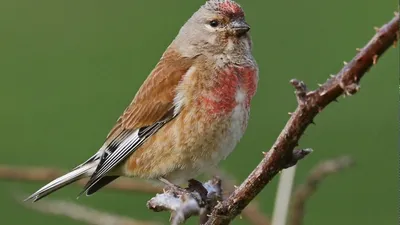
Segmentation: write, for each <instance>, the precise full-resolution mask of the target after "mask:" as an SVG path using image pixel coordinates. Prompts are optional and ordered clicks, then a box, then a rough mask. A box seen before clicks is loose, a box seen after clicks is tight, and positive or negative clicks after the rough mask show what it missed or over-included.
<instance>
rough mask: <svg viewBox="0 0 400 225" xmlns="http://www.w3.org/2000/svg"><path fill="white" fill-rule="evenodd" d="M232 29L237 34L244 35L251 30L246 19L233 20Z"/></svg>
mask: <svg viewBox="0 0 400 225" xmlns="http://www.w3.org/2000/svg"><path fill="white" fill-rule="evenodd" d="M231 28H232V30H233V31H234V32H235V33H236V35H239V36H240V35H243V34H245V33H247V32H248V31H249V30H250V26H249V24H247V23H246V22H245V21H244V20H241V21H233V22H232V24H231Z"/></svg>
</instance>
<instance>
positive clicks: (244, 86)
mask: <svg viewBox="0 0 400 225" xmlns="http://www.w3.org/2000/svg"><path fill="white" fill-rule="evenodd" d="M239 89H241V90H242V91H245V93H246V100H245V106H246V107H247V108H248V107H249V106H250V101H251V99H252V97H253V96H254V94H255V92H256V89H257V72H256V70H255V69H254V68H252V67H237V66H230V67H226V68H225V69H223V70H222V71H220V72H219V73H218V75H217V78H216V79H215V82H214V83H213V87H212V89H211V90H210V91H209V92H208V93H207V94H205V95H202V97H201V99H200V102H201V104H202V105H203V106H204V107H205V108H206V109H207V112H208V113H211V114H228V113H230V112H232V110H233V109H234V108H235V106H236V105H237V102H236V94H237V92H238V90H239Z"/></svg>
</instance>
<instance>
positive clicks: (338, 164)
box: [289, 156, 354, 225]
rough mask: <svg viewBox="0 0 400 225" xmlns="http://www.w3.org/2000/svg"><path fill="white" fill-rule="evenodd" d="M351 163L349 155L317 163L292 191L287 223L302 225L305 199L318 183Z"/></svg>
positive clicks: (313, 191) (312, 192)
mask: <svg viewBox="0 0 400 225" xmlns="http://www.w3.org/2000/svg"><path fill="white" fill-rule="evenodd" d="M353 164H354V162H353V160H352V159H351V158H350V157H347V156H343V157H340V158H337V159H331V160H327V161H324V162H322V163H320V164H319V165H317V166H316V167H315V168H314V169H313V170H312V171H311V172H310V175H309V176H308V177H307V181H306V183H305V184H303V185H301V186H299V187H298V188H297V189H296V191H295V193H294V196H293V202H292V205H291V214H290V223H289V224H290V225H302V224H303V217H304V212H305V204H306V201H307V199H308V198H310V197H311V195H312V194H314V193H315V191H316V190H317V186H318V184H319V183H320V182H321V181H322V180H323V179H325V178H326V177H327V176H329V175H331V174H334V173H337V172H340V171H341V170H343V169H346V168H348V167H349V166H351V165H353Z"/></svg>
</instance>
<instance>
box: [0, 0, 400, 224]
mask: <svg viewBox="0 0 400 225" xmlns="http://www.w3.org/2000/svg"><path fill="white" fill-rule="evenodd" d="M203 3H204V1H203V0H191V1H187V0H186V1H184V0H168V1H161V0H155V1H127V0H120V1H107V0H96V1H94V0H88V1H76V0H75V1H74V0H72V1H67V0H58V1H52V0H36V1H29V0H2V1H0V28H1V37H0V40H1V41H0V74H1V78H0V102H1V103H2V104H1V105H2V106H1V110H0V127H1V130H0V136H1V140H2V147H1V150H0V152H1V157H0V164H7V165H15V166H41V167H56V168H60V169H71V168H73V167H74V166H76V165H77V164H78V163H80V162H82V161H83V160H85V159H86V158H87V157H89V156H91V155H92V154H93V153H94V152H95V151H97V149H98V148H99V147H100V146H101V145H102V143H103V141H104V138H105V136H106V135H107V133H108V131H109V129H111V127H112V126H113V125H114V123H115V121H116V119H117V118H118V116H119V115H120V113H122V111H123V110H124V109H125V107H126V106H127V105H128V104H129V103H130V101H131V99H132V97H133V96H134V94H135V93H136V91H137V89H138V88H139V86H140V85H141V83H142V82H143V81H144V79H145V78H146V76H147V75H148V74H149V72H150V71H151V70H152V68H153V67H154V66H155V64H156V63H157V61H158V60H159V58H160V56H161V54H162V53H163V52H164V50H165V49H166V47H167V46H168V45H169V43H170V42H171V41H172V39H173V38H174V37H175V35H176V34H177V32H178V30H179V28H180V26H182V25H183V23H184V22H185V21H186V20H187V19H188V18H189V17H190V16H191V15H192V13H193V12H194V11H196V10H197V9H198V7H199V6H200V5H202V4H203ZM239 3H240V4H241V5H242V6H243V8H244V9H245V11H246V14H247V20H248V22H249V23H250V24H251V25H252V37H253V41H254V55H255V58H256V59H257V61H258V63H259V66H260V83H259V90H258V92H257V95H256V97H255V99H254V102H253V108H252V112H251V119H250V123H249V127H248V131H247V133H246V135H245V136H244V138H243V139H242V141H241V142H240V144H239V146H238V147H237V149H236V150H235V151H234V153H233V154H232V155H231V156H230V157H229V158H228V159H227V160H226V161H224V162H223V163H222V164H221V168H223V169H224V170H226V171H228V172H229V173H230V174H232V175H233V176H234V177H235V178H236V179H237V180H239V181H242V180H243V179H244V178H246V177H247V175H248V174H249V173H250V171H251V170H252V169H253V168H254V167H255V166H256V165H257V164H258V162H259V161H260V160H261V158H262V154H261V152H262V151H267V150H268V149H269V148H270V146H271V145H272V144H273V142H274V141H275V139H276V137H277V136H278V134H279V133H280V131H281V129H282V128H283V126H284V125H285V123H286V121H287V120H288V119H289V116H288V114H287V113H288V112H289V111H293V110H294V109H295V107H296V99H295V96H294V94H293V88H292V87H291V85H289V80H290V79H292V78H298V79H301V80H304V81H305V82H306V83H307V84H308V86H309V88H316V87H317V83H323V82H325V80H326V79H327V78H328V76H329V74H335V73H336V72H338V71H339V70H340V68H341V67H342V66H343V61H350V60H351V58H352V57H353V56H354V55H355V54H356V51H355V49H356V48H361V47H362V46H363V45H364V44H366V43H367V41H368V40H369V39H370V38H371V37H372V35H373V34H374V33H375V31H374V29H373V27H374V26H381V25H382V24H384V23H386V22H387V21H389V20H390V19H391V18H392V17H393V12H394V11H395V10H396V9H397V3H396V2H394V1H375V0H353V1H347V0H337V1H317V0H306V1H290V0H289V1H244V0H241V1H239ZM398 63H399V57H398V49H394V48H392V49H390V50H389V51H388V52H387V53H386V54H385V55H384V56H383V57H382V58H380V59H379V63H378V65H377V66H375V67H373V68H372V70H371V71H370V72H369V73H368V74H367V76H366V77H365V78H364V79H362V82H361V87H362V88H361V91H360V92H359V93H358V94H356V95H355V96H354V97H348V98H346V99H343V98H340V99H339V103H333V104H331V105H329V106H328V107H327V108H326V110H324V111H323V112H322V113H321V114H320V115H319V116H318V117H317V118H316V120H315V122H316V124H317V125H316V126H310V127H309V128H308V129H307V131H306V133H305V135H304V136H303V138H302V139H301V142H300V147H303V148H306V147H310V148H313V149H314V153H313V154H311V155H310V156H309V157H307V158H306V159H305V160H303V161H301V163H300V164H299V166H298V167H297V168H298V170H297V174H296V178H295V180H296V184H301V183H303V182H304V180H305V178H306V177H307V174H308V173H309V171H310V169H311V168H313V167H314V166H315V165H316V164H317V163H318V162H320V161H322V160H326V159H330V158H332V157H337V156H341V155H344V154H345V155H351V156H353V157H354V159H355V161H356V166H354V167H352V168H351V169H347V170H345V171H343V172H341V173H339V174H335V175H333V176H331V177H329V178H327V179H326V180H325V181H324V182H323V183H322V184H321V186H319V190H318V192H317V193H316V194H315V195H313V196H312V198H311V199H310V200H309V201H308V202H307V212H306V218H305V224H311V225H312V224H324V225H336V224H343V225H345V224H349V225H350V224H363V225H375V224H395V223H396V218H397V214H396V209H397V199H398V198H397V197H395V196H397V195H396V194H397V193H398V191H397V190H398V181H397V180H398V151H397V150H396V149H398V104H399V102H398V81H399V78H398V73H399V71H398V68H399V65H398ZM277 178H278V177H276V178H275V179H274V180H273V182H272V183H270V184H269V185H268V186H267V187H266V188H265V189H264V191H263V192H262V193H261V194H260V195H259V196H258V197H257V201H258V202H259V204H260V207H261V210H262V211H263V212H264V213H266V214H268V215H271V213H272V209H273V204H274V196H275V193H276V185H277V183H278V182H277V181H278V179H277ZM44 184H45V183H44V182H24V181H8V180H4V179H0V199H1V201H0V216H1V218H2V221H1V224H4V225H6V224H7V225H17V224H29V225H35V224H38V225H39V224H55V223H57V224H59V225H78V224H84V223H82V222H77V221H74V220H72V219H70V218H66V217H59V216H54V215H46V214H42V213H39V212H36V211H33V210H31V209H28V208H26V207H24V206H22V205H21V203H20V202H18V201H16V200H15V198H14V195H15V194H21V193H22V194H30V193H32V192H33V191H36V190H37V189H38V188H40V187H41V186H42V185H44ZM80 191H81V188H80V187H78V186H74V185H71V186H68V187H67V188H64V189H62V190H61V191H58V192H57V193H55V194H53V195H51V198H54V199H64V200H71V201H73V202H75V203H79V204H83V205H87V206H90V207H93V208H96V209H100V210H106V211H108V212H111V213H117V214H119V215H125V216H130V217H133V218H136V219H143V220H145V219H153V220H156V221H160V222H163V223H164V224H166V223H167V220H168V217H169V215H168V214H167V213H152V212H150V211H149V210H147V209H146V206H145V204H146V201H147V200H148V199H149V198H150V197H151V196H152V195H151V194H142V193H129V192H118V191H112V190H107V189H103V190H102V191H100V192H98V193H97V194H96V195H94V196H92V197H82V198H80V199H79V200H76V199H75V197H76V195H77V194H78V193H79V192H80ZM51 198H49V199H51ZM195 222H196V221H195V220H191V222H190V223H189V224H195ZM233 224H249V222H247V221H246V220H245V219H242V220H240V219H236V220H235V221H234V222H233Z"/></svg>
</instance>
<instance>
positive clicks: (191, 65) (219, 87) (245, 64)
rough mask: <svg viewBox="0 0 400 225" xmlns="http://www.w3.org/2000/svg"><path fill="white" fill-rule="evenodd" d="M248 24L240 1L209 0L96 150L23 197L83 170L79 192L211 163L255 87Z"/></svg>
mask: <svg viewBox="0 0 400 225" xmlns="http://www.w3.org/2000/svg"><path fill="white" fill-rule="evenodd" d="M215 21H217V22H215ZM215 24H217V25H215ZM214 25H215V26H214ZM248 30H249V27H248V25H247V24H246V23H245V21H244V12H243V10H242V8H241V7H240V6H239V5H238V4H237V3H235V2H233V1H230V0H209V1H207V2H206V4H205V5H203V6H202V7H201V8H200V9H199V10H198V11H197V12H196V13H195V14H194V15H193V16H192V17H191V18H190V19H189V20H188V22H187V23H186V24H185V25H184V26H183V27H182V28H181V30H180V32H179V34H178V36H177V37H176V38H175V40H174V41H173V42H172V44H171V45H170V46H169V47H168V49H167V50H166V52H165V53H164V54H163V56H162V57H161V59H160V61H159V63H158V64H157V65H156V67H155V69H154V70H153V71H152V72H151V73H150V75H149V76H148V78H147V79H146V80H145V82H144V83H143V85H142V86H141V88H140V89H139V91H138V92H137V94H136V95H135V97H134V99H133V101H132V102H131V104H130V105H129V106H128V107H127V108H126V110H125V111H124V113H123V114H122V115H121V117H120V118H119V119H118V120H117V123H116V125H115V126H114V127H113V129H112V130H111V131H110V132H109V134H108V136H107V138H106V141H105V143H104V145H103V146H102V147H101V148H100V150H99V151H98V152H97V153H96V154H95V155H94V156H92V157H91V158H89V159H88V160H87V161H85V162H84V163H82V164H81V165H80V166H78V167H76V168H74V169H73V170H72V171H71V172H70V173H68V174H66V175H64V176H63V177H60V178H58V179H56V180H55V181H52V182H50V183H49V184H47V185H46V186H44V187H43V188H41V189H39V190H38V191H37V192H35V193H34V194H32V195H31V196H30V197H29V198H28V199H33V200H34V201H37V200H39V199H40V198H42V197H44V196H46V195H48V194H50V193H52V192H53V191H55V190H58V189H59V188H61V187H63V186H65V185H67V184H69V183H71V182H74V181H76V180H78V179H81V178H84V177H90V180H89V181H88V183H87V185H86V187H85V188H84V190H83V192H82V193H84V192H86V194H88V195H90V194H92V193H94V192H96V191H97V190H99V189H100V188H102V187H103V186H105V185H107V184H108V183H110V182H112V181H113V180H115V179H117V178H118V177H119V176H129V177H140V178H145V179H159V178H165V179H167V180H169V181H171V182H172V183H176V184H179V183H182V182H185V181H187V180H188V179H190V178H194V177H196V176H197V175H198V174H199V173H201V172H202V171H204V169H207V168H210V167H212V166H216V165H217V164H218V162H220V161H221V160H222V159H225V158H226V157H227V156H228V155H229V154H230V153H231V152H232V150H233V149H234V147H235V146H236V144H237V143H238V142H239V140H240V139H241V137H242V136H243V134H244V132H245V130H246V127H247V121H248V118H249V110H250V102H251V99H252V97H253V96H254V94H255V91H256V88H257V82H258V67H257V64H256V62H255V60H254V58H253V57H252V54H251V46H252V44H251V40H250V37H249V35H248V32H247V31H248Z"/></svg>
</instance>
